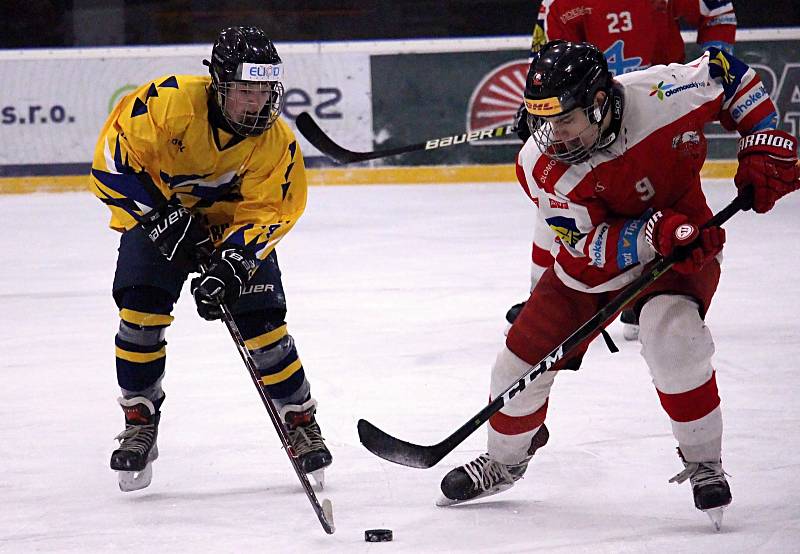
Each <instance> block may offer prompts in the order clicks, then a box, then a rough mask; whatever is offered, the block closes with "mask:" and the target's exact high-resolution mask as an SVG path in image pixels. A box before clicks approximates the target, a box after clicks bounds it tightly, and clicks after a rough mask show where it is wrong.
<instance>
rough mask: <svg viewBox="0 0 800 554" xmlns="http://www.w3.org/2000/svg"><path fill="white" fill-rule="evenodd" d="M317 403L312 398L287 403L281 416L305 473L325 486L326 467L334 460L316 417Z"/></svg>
mask: <svg viewBox="0 0 800 554" xmlns="http://www.w3.org/2000/svg"><path fill="white" fill-rule="evenodd" d="M316 411H317V403H316V401H315V400H314V399H310V400H308V401H307V402H305V403H304V404H302V405H297V404H287V405H285V406H283V408H281V411H280V414H281V418H282V419H283V420H284V421H285V422H286V428H287V430H288V431H289V440H290V442H291V445H292V449H293V450H294V455H295V457H296V458H297V463H298V465H299V466H300V468H301V469H302V470H303V472H304V473H308V474H311V477H313V478H314V480H315V481H316V482H317V485H319V487H320V488H324V486H325V468H326V467H328V466H329V465H331V462H333V456H332V455H331V453H330V451H329V450H328V447H327V446H325V439H323V438H322V433H321V431H320V429H319V424H318V423H317V420H316V418H315V415H314V414H315V413H316Z"/></svg>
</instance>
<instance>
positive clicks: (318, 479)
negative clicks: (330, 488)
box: [311, 469, 325, 490]
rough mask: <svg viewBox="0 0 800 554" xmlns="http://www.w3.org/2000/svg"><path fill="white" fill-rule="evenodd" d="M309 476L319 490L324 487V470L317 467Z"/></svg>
mask: <svg viewBox="0 0 800 554" xmlns="http://www.w3.org/2000/svg"><path fill="white" fill-rule="evenodd" d="M311 477H312V478H313V479H314V484H315V485H317V487H319V490H322V489H324V488H325V470H324V469H318V470H316V471H312V472H311Z"/></svg>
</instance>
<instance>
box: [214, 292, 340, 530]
mask: <svg viewBox="0 0 800 554" xmlns="http://www.w3.org/2000/svg"><path fill="white" fill-rule="evenodd" d="M221 308H222V320H223V321H224V322H225V326H226V327H227V328H228V331H229V332H230V334H231V338H232V339H233V342H234V343H235V344H236V348H237V350H238V351H239V355H240V356H241V357H242V361H243V362H244V365H245V366H247V370H248V372H249V373H250V378H251V379H252V381H253V384H254V385H255V387H256V389H257V390H258V395H259V397H260V398H261V401H262V402H263V403H264V407H265V408H266V409H267V413H268V414H269V418H270V420H271V421H272V425H273V426H274V427H275V430H276V431H277V432H278V436H279V437H280V439H281V444H282V445H283V449H284V450H285V451H286V454H287V456H289V461H291V463H292V467H293V468H294V472H295V473H296V474H297V478H298V479H299V480H300V484H301V485H302V486H303V490H304V491H305V493H306V496H307V497H308V501H309V502H311V506H312V507H313V508H314V512H315V513H316V514H317V518H318V519H319V522H320V524H321V525H322V528H323V529H324V530H325V532H326V533H328V534H329V535H330V534H333V532H334V526H333V521H329V518H330V516H329V515H328V514H326V513H325V510H324V509H323V506H322V505H321V504H320V502H319V500H318V499H317V495H316V494H315V493H314V489H313V488H312V487H311V483H310V482H309V480H308V476H306V474H305V473H303V470H302V469H301V468H300V466H299V465H298V464H297V458H296V456H295V453H294V450H293V449H292V446H291V442H290V440H289V434H288V432H287V431H286V427H285V426H284V425H283V422H282V421H281V418H280V414H279V413H278V410H277V408H275V404H274V402H273V401H272V398H270V396H269V393H268V392H267V391H266V389H265V388H264V386H262V384H261V378H260V376H259V374H258V369H257V368H256V364H255V362H254V361H253V357H252V356H251V355H250V352H249V351H248V350H247V346H245V343H244V338H242V334H241V333H240V332H239V327H238V326H237V325H236V322H235V321H234V320H233V316H232V315H231V312H230V310H229V309H228V307H227V306H226V305H225V304H222V305H221Z"/></svg>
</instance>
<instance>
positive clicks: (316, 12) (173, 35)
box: [0, 0, 800, 48]
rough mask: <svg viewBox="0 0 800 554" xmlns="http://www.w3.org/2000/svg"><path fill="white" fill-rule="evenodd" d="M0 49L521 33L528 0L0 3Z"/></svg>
mask: <svg viewBox="0 0 800 554" xmlns="http://www.w3.org/2000/svg"><path fill="white" fill-rule="evenodd" d="M2 4H3V8H4V9H3V18H2V22H0V48H42V47H69V46H110V45H145V44H191V43H210V42H213V40H214V39H215V38H216V36H217V34H218V33H219V31H220V29H222V28H224V27H227V26H230V25H258V26H261V27H262V28H264V30H265V31H267V33H268V34H269V35H270V36H271V38H272V39H273V40H275V41H278V42H280V41H316V40H358V39H362V40H374V39H400V38H427V37H430V38H446V37H475V36H500V35H525V34H529V33H530V32H531V29H532V27H533V22H534V20H535V17H536V6H537V5H538V3H537V2H534V1H533V0H505V1H503V0H499V1H486V0H408V1H391V0H360V1H354V0H339V1H335V2H334V1H330V0H312V1H299V0H298V1H277V2H269V1H263V0H261V1H259V0H230V1H223V0H3V2H2ZM734 6H735V8H736V15H737V18H738V20H739V28H742V29H747V28H763V27H780V26H800V0H769V1H768V2H760V1H755V0H749V1H747V0H735V1H734Z"/></svg>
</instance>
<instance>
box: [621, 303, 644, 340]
mask: <svg viewBox="0 0 800 554" xmlns="http://www.w3.org/2000/svg"><path fill="white" fill-rule="evenodd" d="M619 320H620V321H621V322H622V336H623V337H624V338H625V340H630V341H634V340H639V318H638V317H637V315H636V312H635V311H634V309H633V308H626V309H624V310H622V313H621V314H620V315H619Z"/></svg>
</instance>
